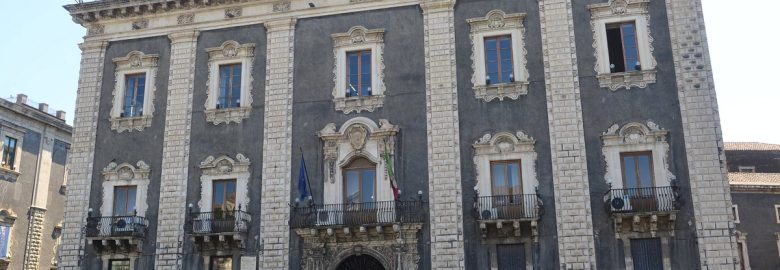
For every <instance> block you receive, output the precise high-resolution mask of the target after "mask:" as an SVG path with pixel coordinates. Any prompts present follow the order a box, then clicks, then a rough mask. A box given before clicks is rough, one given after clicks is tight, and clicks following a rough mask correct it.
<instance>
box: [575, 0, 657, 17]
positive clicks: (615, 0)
mask: <svg viewBox="0 0 780 270" xmlns="http://www.w3.org/2000/svg"><path fill="white" fill-rule="evenodd" d="M649 5H650V0H609V1H607V2H606V3H598V4H590V5H588V9H590V12H591V18H593V19H599V18H604V17H613V16H616V15H633V14H647V8H648V6H649Z"/></svg>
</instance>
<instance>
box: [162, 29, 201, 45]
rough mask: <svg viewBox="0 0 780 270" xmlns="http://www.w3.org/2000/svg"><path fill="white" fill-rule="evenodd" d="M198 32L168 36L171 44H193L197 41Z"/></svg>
mask: <svg viewBox="0 0 780 270" xmlns="http://www.w3.org/2000/svg"><path fill="white" fill-rule="evenodd" d="M199 34H200V32H199V31H185V32H177V33H172V34H169V35H168V39H170V40H171V43H182V42H194V41H196V40H197V39H198V35H199Z"/></svg>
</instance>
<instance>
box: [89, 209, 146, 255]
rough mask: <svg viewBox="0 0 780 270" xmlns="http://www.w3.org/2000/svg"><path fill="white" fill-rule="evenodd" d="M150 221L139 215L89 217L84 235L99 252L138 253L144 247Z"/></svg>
mask: <svg viewBox="0 0 780 270" xmlns="http://www.w3.org/2000/svg"><path fill="white" fill-rule="evenodd" d="M148 227H149V221H148V220H147V219H146V218H144V217H142V216H138V215H137V214H135V215H132V216H107V217H99V216H89V217H87V224H86V226H85V228H84V229H85V230H84V233H85V234H86V237H87V241H89V243H90V244H92V246H93V247H94V248H95V250H96V251H98V252H109V253H129V252H137V251H139V249H140V248H141V246H142V243H143V240H145V238H146V234H147V231H148Z"/></svg>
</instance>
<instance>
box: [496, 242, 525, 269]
mask: <svg viewBox="0 0 780 270" xmlns="http://www.w3.org/2000/svg"><path fill="white" fill-rule="evenodd" d="M525 264H526V262H525V245H524V244H512V245H496V266H498V270H516V269H526V265H525Z"/></svg>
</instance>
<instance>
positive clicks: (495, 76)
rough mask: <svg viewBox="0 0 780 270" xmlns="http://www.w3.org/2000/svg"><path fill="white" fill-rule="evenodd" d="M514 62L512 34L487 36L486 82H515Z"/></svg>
mask: <svg viewBox="0 0 780 270" xmlns="http://www.w3.org/2000/svg"><path fill="white" fill-rule="evenodd" d="M512 62H513V61H512V36H510V35H506V36H497V37H485V69H486V70H487V76H486V77H485V84H488V85H490V84H497V83H509V82H514V81H515V75H514V67H512V65H513V64H512Z"/></svg>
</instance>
